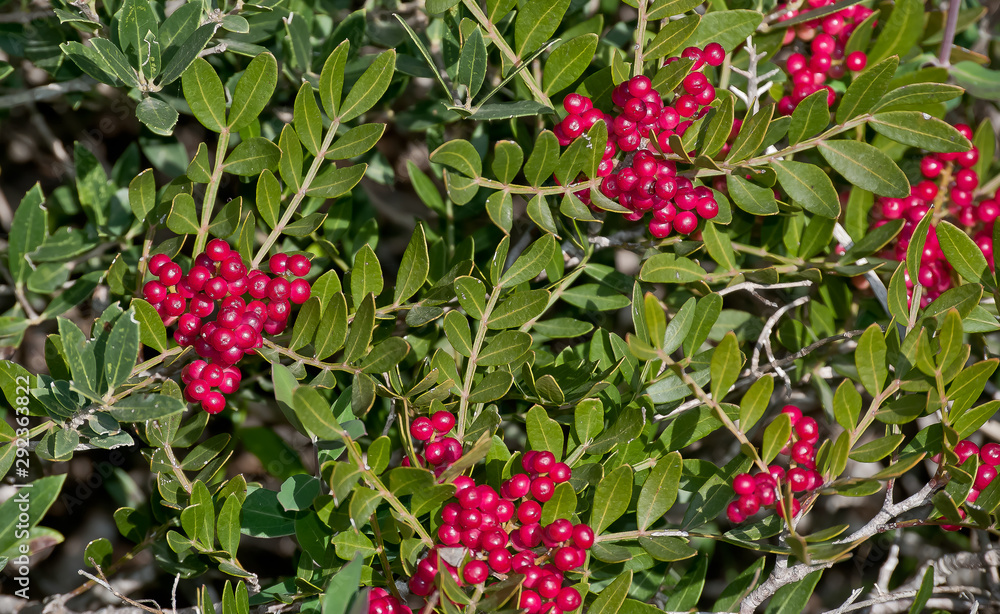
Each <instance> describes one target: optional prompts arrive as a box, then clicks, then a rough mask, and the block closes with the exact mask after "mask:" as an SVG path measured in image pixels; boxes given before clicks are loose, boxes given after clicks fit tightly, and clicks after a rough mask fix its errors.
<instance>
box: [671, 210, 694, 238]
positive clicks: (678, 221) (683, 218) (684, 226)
mask: <svg viewBox="0 0 1000 614" xmlns="http://www.w3.org/2000/svg"><path fill="white" fill-rule="evenodd" d="M697 227H698V218H697V216H695V214H694V213H691V212H690V211H681V212H680V213H678V214H677V217H675V218H674V229H676V230H677V232H679V233H681V234H682V235H687V234H691V233H692V232H694V229H695V228H697Z"/></svg>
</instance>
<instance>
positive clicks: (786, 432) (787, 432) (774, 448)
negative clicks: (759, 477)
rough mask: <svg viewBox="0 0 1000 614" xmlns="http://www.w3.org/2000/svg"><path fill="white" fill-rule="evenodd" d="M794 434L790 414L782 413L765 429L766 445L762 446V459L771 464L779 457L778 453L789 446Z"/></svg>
mask: <svg viewBox="0 0 1000 614" xmlns="http://www.w3.org/2000/svg"><path fill="white" fill-rule="evenodd" d="M791 434H792V421H791V419H790V418H789V416H788V414H785V413H781V414H778V416H777V417H776V418H775V419H774V420H773V421H772V422H771V424H768V425H767V428H766V429H764V444H763V446H761V452H760V458H761V460H763V461H764V462H765V463H770V462H771V461H772V460H774V459H775V458H776V457H777V456H778V452H781V449H782V448H783V447H785V446H786V445H788V438H789V437H790V436H791Z"/></svg>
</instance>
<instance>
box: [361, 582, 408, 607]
mask: <svg viewBox="0 0 1000 614" xmlns="http://www.w3.org/2000/svg"><path fill="white" fill-rule="evenodd" d="M368 614H413V610H411V609H410V607H409V606H407V605H406V604H405V603H402V602H401V601H400V600H399V599H396V598H395V597H393V596H392V595H391V594H390V593H389V591H387V590H385V589H384V588H379V587H375V588H373V589H372V590H370V591H369V592H368Z"/></svg>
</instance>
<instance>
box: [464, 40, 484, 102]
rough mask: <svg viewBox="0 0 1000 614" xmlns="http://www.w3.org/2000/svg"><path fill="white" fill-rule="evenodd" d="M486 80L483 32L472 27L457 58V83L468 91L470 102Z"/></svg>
mask: <svg viewBox="0 0 1000 614" xmlns="http://www.w3.org/2000/svg"><path fill="white" fill-rule="evenodd" d="M484 79H486V42H485V41H484V40H483V31H482V30H480V29H479V27H474V28H473V29H472V33H471V34H469V35H468V36H467V37H466V39H465V43H464V44H463V45H462V53H461V54H460V55H459V58H458V76H457V80H458V82H459V83H461V84H462V85H464V86H465V87H466V88H468V90H469V99H470V100H471V99H472V98H473V97H474V96H475V95H476V94H478V93H479V89H480V88H481V87H482V86H483V80H484Z"/></svg>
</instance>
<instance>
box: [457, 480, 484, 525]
mask: <svg viewBox="0 0 1000 614" xmlns="http://www.w3.org/2000/svg"><path fill="white" fill-rule="evenodd" d="M456 498H457V499H458V503H459V505H461V506H462V507H463V508H464V509H467V510H471V509H475V508H478V507H479V500H480V499H479V489H476V488H465V489H462V490H461V491H459V492H458V493H457V494H456ZM477 526H478V525H477Z"/></svg>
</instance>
